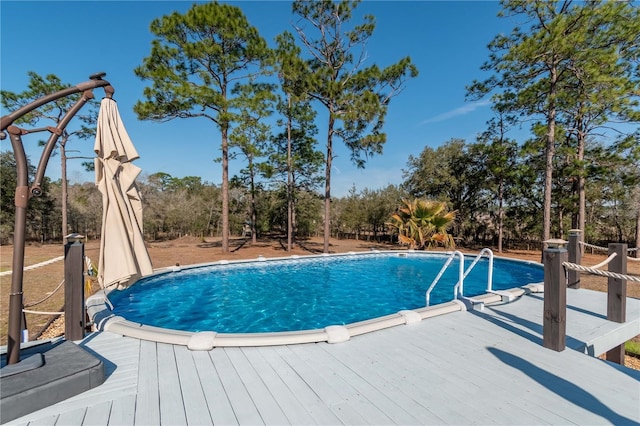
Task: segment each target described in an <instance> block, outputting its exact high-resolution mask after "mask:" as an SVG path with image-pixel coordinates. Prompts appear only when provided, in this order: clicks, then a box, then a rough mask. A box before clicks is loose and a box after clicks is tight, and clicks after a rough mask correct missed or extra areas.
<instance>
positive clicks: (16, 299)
mask: <svg viewBox="0 0 640 426" xmlns="http://www.w3.org/2000/svg"><path fill="white" fill-rule="evenodd" d="M105 75H106V74H105V73H96V74H93V75H91V76H90V77H89V78H90V79H91V80H90V81H87V82H84V83H80V84H78V85H76V86H74V87H69V88H67V89H63V90H60V91H58V92H56V93H52V94H50V95H46V96H43V97H41V98H39V99H36V100H35V101H33V102H31V103H29V104H27V105H25V106H23V107H22V108H19V109H18V110H16V111H14V112H12V113H11V114H8V115H5V116H3V117H1V118H0V139H5V138H6V137H7V135H6V133H5V130H8V133H9V134H10V135H11V144H12V146H13V153H14V157H15V161H16V174H17V176H16V178H17V180H16V182H17V185H16V199H15V205H16V211H15V225H14V250H13V263H12V265H13V271H14V273H13V274H12V276H11V293H10V298H9V327H8V333H7V364H16V363H18V362H19V361H20V340H21V330H20V329H21V322H22V303H23V291H22V287H23V286H22V270H23V268H24V245H25V230H26V217H27V207H28V186H27V185H28V167H27V158H26V155H25V152H24V147H23V144H22V138H21V135H22V133H23V132H22V131H21V130H20V129H19V128H17V127H15V126H12V124H13V123H14V122H15V121H16V120H17V119H19V118H21V117H22V116H24V115H25V114H28V113H29V112H31V111H33V110H34V109H36V108H38V107H40V106H42V105H44V104H46V103H49V102H52V101H55V100H56V99H60V98H63V97H65V96H69V95H72V94H75V93H79V92H85V93H84V95H83V97H82V98H81V99H80V100H79V101H78V102H77V103H76V104H75V105H74V106H73V107H71V109H70V110H69V111H68V112H67V114H66V115H65V116H64V118H63V120H62V121H61V126H59V127H58V129H56V130H55V132H53V134H52V135H51V137H50V138H49V141H48V142H47V145H46V147H45V150H44V152H43V154H42V157H41V159H40V164H39V165H38V169H37V176H36V186H34V187H33V189H32V194H33V195H40V194H41V193H42V192H41V190H40V183H41V181H42V179H43V178H44V173H45V169H46V167H47V163H48V162H49V157H50V155H51V152H52V150H53V148H54V146H55V143H56V141H57V140H58V137H59V136H60V134H59V133H62V130H64V128H65V127H66V125H67V124H68V122H69V121H70V120H71V118H73V116H74V115H75V114H76V113H77V112H78V111H79V110H80V108H82V106H83V105H84V104H85V103H86V102H87V100H89V99H90V97H88V94H90V93H91V90H92V89H94V88H96V87H104V91H105V93H106V95H107V97H109V98H111V96H112V95H113V93H114V90H113V87H112V86H111V84H110V83H109V82H108V81H107V80H102V77H104V76H105ZM91 96H93V95H92V94H91ZM10 127H11V128H10ZM38 176H39V177H38Z"/></svg>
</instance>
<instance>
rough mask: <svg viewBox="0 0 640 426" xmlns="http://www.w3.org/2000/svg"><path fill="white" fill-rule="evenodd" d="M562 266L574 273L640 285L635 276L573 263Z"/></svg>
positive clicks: (639, 279)
mask: <svg viewBox="0 0 640 426" xmlns="http://www.w3.org/2000/svg"><path fill="white" fill-rule="evenodd" d="M613 257H615V256H610V258H611V259H613ZM607 263H608V262H607ZM562 266H564V267H565V269H570V270H572V271H578V272H587V273H590V274H592V275H600V276H602V277H609V278H616V279H619V280H627V281H632V282H637V283H640V277H638V276H635V275H623V274H618V273H617V272H611V271H602V270H600V269H596V268H594V267H589V266H582V265H578V264H576V263H571V262H562ZM596 266H597V265H596Z"/></svg>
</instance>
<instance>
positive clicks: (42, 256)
mask: <svg viewBox="0 0 640 426" xmlns="http://www.w3.org/2000/svg"><path fill="white" fill-rule="evenodd" d="M147 247H148V250H149V255H150V257H151V261H152V263H153V266H154V268H161V267H166V266H173V265H176V264H179V265H191V264H198V263H207V262H215V261H218V260H223V259H226V260H237V259H252V258H256V257H258V256H264V257H281V256H289V255H293V254H298V255H305V254H313V253H321V252H322V248H323V244H322V239H321V238H311V239H309V240H305V241H302V242H300V244H297V245H296V246H295V247H294V249H293V250H292V251H291V252H287V251H286V240H285V239H280V238H271V239H261V240H258V241H257V242H256V243H255V244H253V243H252V242H251V240H246V239H240V238H237V239H233V240H232V241H231V247H230V252H229V253H223V252H222V249H221V242H220V240H219V239H206V240H203V239H198V238H192V237H184V238H180V239H175V240H169V241H158V242H151V243H148V244H147ZM397 248H398V246H395V245H389V244H379V243H375V242H369V241H362V240H337V239H332V240H331V244H330V247H329V251H330V252H333V253H344V252H348V251H368V250H371V249H381V250H385V249H386V250H389V249H397ZM462 251H464V252H465V253H471V252H473V250H466V249H463V250H462ZM98 254H99V241H98V240H94V241H89V242H87V243H86V244H85V255H86V256H88V257H89V258H90V259H92V260H93V261H94V262H95V263H97V260H98ZM62 255H64V247H63V245H62V244H30V245H27V247H26V248H25V263H24V264H25V266H29V265H33V264H37V263H40V262H43V261H46V260H49V259H52V258H54V257H58V256H62ZM500 256H504V257H510V258H516V259H524V260H531V261H535V262H539V261H540V252H539V251H524V250H517V251H508V252H505V253H502V254H500ZM12 257H13V247H12V246H0V272H2V271H8V270H11V265H12ZM605 258H606V255H605V254H603V253H597V252H596V253H594V254H591V253H587V254H585V256H584V257H583V262H582V263H583V264H584V265H594V264H597V263H599V262H601V261H602V260H604V259H605ZM628 272H629V274H633V275H640V262H628ZM63 277H64V265H63V262H62V261H59V262H55V263H53V264H50V265H45V266H42V267H39V268H36V269H32V270H27V271H25V272H24V275H23V290H24V301H25V307H27V309H31V310H36V311H42V312H60V311H62V310H63V307H64V286H62V287H61V288H60V289H58V290H57V291H56V288H57V287H58V286H59V285H60V284H61V282H62V279H63ZM581 283H582V287H583V288H588V289H593V290H598V291H607V278H605V277H598V276H592V275H586V274H583V275H582V277H581ZM92 288H93V291H96V290H97V289H98V288H97V285H96V283H93V286H92ZM0 289H1V293H0V339H1V341H2V344H6V339H7V323H8V316H9V293H10V289H11V275H5V276H0ZM627 291H628V295H629V296H630V297H635V298H640V285H636V283H629V284H628V285H627ZM45 298H46V300H44V301H42V302H41V303H38V304H37V305H35V306H32V307H30V306H29V305H30V304H32V303H34V302H40V301H41V300H42V299H45ZM57 317H58V315H36V314H26V322H27V325H28V328H29V335H30V339H36V338H38V337H41V336H42V337H54V336H57V335H62V334H64V320H63V319H58V320H57V321H55V322H54V320H56V318H57ZM62 318H63V317H62ZM634 340H638V341H640V337H636V339H634ZM626 365H627V366H630V367H632V368H635V369H640V359H638V358H632V357H627V361H626Z"/></svg>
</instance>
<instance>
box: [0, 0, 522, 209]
mask: <svg viewBox="0 0 640 426" xmlns="http://www.w3.org/2000/svg"><path fill="white" fill-rule="evenodd" d="M228 3H231V4H234V5H236V6H239V7H240V8H241V9H242V10H243V12H244V13H245V15H246V16H247V18H248V19H249V22H250V23H251V24H252V25H254V26H256V27H257V28H258V30H259V31H260V33H261V35H262V36H263V37H264V38H265V39H266V40H267V41H268V42H269V43H272V41H273V39H274V37H275V36H276V35H277V34H279V33H281V32H283V31H284V30H289V31H291V32H293V28H292V22H293V19H294V17H293V15H292V14H291V2H289V1H239V2H228ZM192 4H193V2H190V1H177V2H176V1H143V2H140V1H119V2H117V1H66V2H62V1H42V2H36V1H8V0H2V1H0V28H1V30H0V31H1V33H0V37H1V38H0V40H1V49H0V87H1V88H2V89H3V90H9V91H12V92H22V91H23V90H25V89H26V87H27V82H28V78H27V72H28V71H35V72H37V73H38V74H40V75H47V74H55V75H57V76H58V77H59V78H60V79H61V80H62V81H63V82H65V83H68V84H77V83H80V82H83V81H86V80H88V76H89V75H90V74H92V73H94V72H98V71H104V72H106V73H107V76H106V79H107V80H109V81H110V82H111V83H112V85H113V87H114V88H115V95H114V99H116V100H117V101H118V106H119V110H120V113H121V115H122V118H123V121H124V123H125V126H126V127H127V130H128V131H129V134H130V136H131V138H132V140H133V142H134V144H135V145H136V148H137V150H138V152H139V154H140V159H139V160H137V161H136V164H137V165H138V166H139V167H141V168H142V170H143V174H152V173H156V172H165V173H169V174H170V175H172V176H174V177H179V178H182V177H185V176H200V177H201V178H202V179H203V181H206V182H210V183H215V184H220V182H221V166H220V164H218V163H216V162H214V161H213V160H214V158H216V157H219V155H220V150H219V146H220V137H219V132H218V131H217V129H216V127H215V126H214V125H213V124H212V123H211V122H208V121H204V120H197V119H182V120H172V121H169V122H165V123H156V122H149V121H139V120H138V119H137V117H136V115H135V114H134V112H133V105H134V104H135V103H136V102H137V101H138V100H142V99H143V98H142V96H143V95H142V92H143V89H144V87H145V86H146V85H148V83H147V82H144V81H141V80H140V79H138V77H136V76H135V75H134V73H133V69H134V68H135V67H137V66H139V65H140V64H141V63H142V61H143V59H144V58H145V57H147V56H149V53H150V47H151V40H152V35H151V33H150V32H149V24H150V23H151V21H152V20H153V19H155V18H159V17H162V16H164V15H167V14H170V13H172V12H174V11H177V12H180V13H184V12H186V11H187V10H188V9H189V8H190V7H191V5H192ZM499 10H500V5H499V4H498V2H493V1H441V2H436V1H371V0H368V1H363V2H362V3H361V4H360V6H359V7H358V9H357V11H358V13H368V14H373V15H374V16H375V18H376V30H375V32H374V34H373V37H372V38H371V39H370V41H369V44H368V46H367V58H368V59H367V61H368V62H367V64H373V63H376V64H378V65H379V66H381V67H383V66H387V65H390V64H392V63H394V62H396V61H397V60H399V59H400V58H402V57H404V56H407V55H408V56H411V58H412V60H413V62H414V63H415V64H416V65H417V67H418V69H419V71H420V75H419V76H418V77H417V78H414V79H411V80H409V82H408V83H407V86H406V88H405V90H404V91H403V92H402V93H401V94H400V95H398V96H397V97H396V98H394V99H393V100H392V101H391V104H390V108H389V113H388V115H387V119H386V125H385V131H386V133H387V143H386V145H385V147H384V153H383V154H382V155H379V156H376V157H373V158H371V159H370V160H369V161H368V163H367V166H366V168H365V169H364V170H361V169H357V168H356V167H355V166H354V165H353V164H352V163H351V162H350V159H349V153H348V152H347V151H346V150H345V149H344V148H343V147H342V145H341V142H340V141H335V142H334V144H335V148H336V153H337V155H338V157H337V158H336V159H335V160H334V168H333V172H332V195H334V196H343V195H346V194H347V192H348V190H349V188H351V187H352V186H353V185H355V186H356V188H357V189H358V190H359V191H360V190H362V189H365V188H369V189H380V188H383V187H385V186H386V185H388V184H400V183H401V182H402V169H403V168H406V165H407V160H408V158H409V155H410V154H413V155H418V154H419V153H420V152H421V151H422V150H423V149H424V147H425V146H430V147H434V148H435V147H437V146H439V145H441V144H442V143H444V142H446V141H448V140H450V139H451V138H462V139H465V140H467V141H468V142H472V141H474V140H475V136H476V134H478V133H479V132H481V131H483V130H484V129H485V128H486V121H487V120H488V119H490V118H491V116H492V113H491V109H490V104H489V102H488V100H483V101H479V102H466V101H465V99H464V97H465V86H467V85H469V84H471V82H472V81H473V80H474V79H481V78H484V77H485V76H486V75H484V74H483V73H482V72H481V71H480V66H481V65H482V63H483V62H484V61H485V60H486V58H487V57H488V49H487V44H488V43H489V42H490V41H491V40H492V39H493V38H494V37H495V35H497V34H499V33H509V32H510V31H511V29H512V28H513V27H514V26H516V25H517V24H518V22H516V21H515V20H514V18H498V17H497V13H498V12H499ZM94 94H95V96H96V98H97V99H100V98H101V97H102V96H103V95H104V92H103V91H102V89H96V90H95V92H94ZM318 108H320V107H318ZM1 114H2V115H5V114H7V111H4V110H3V111H2V112H1ZM321 116H322V115H321ZM71 126H73V122H72V123H71V124H70V127H71ZM318 127H319V130H320V132H319V134H318V137H317V138H318V141H319V147H320V149H321V150H322V151H323V152H324V151H325V147H324V141H325V140H326V126H325V124H324V121H319V122H318ZM47 137H48V134H38V135H35V136H32V135H27V136H25V137H24V139H23V140H24V144H25V150H26V151H27V154H28V155H29V157H30V160H31V162H32V163H33V164H37V163H38V159H39V157H40V154H41V148H38V147H37V141H38V140H39V139H46V138H47ZM514 137H515V136H514ZM521 142H522V141H521ZM0 148H1V149H2V150H10V149H11V146H10V143H9V142H8V140H4V141H2V143H1V145H0ZM92 148H93V141H81V140H77V141H72V142H70V143H69V145H68V149H76V150H80V151H81V154H80V155H85V156H93V152H92ZM239 161H240V160H236V161H235V162H232V164H231V166H230V173H231V174H234V173H237V172H238V170H239V168H240V167H241V166H242V164H240V163H239ZM68 170H69V172H68V176H69V178H70V179H71V180H72V182H78V181H92V180H93V175H92V174H91V173H87V172H84V171H83V169H82V166H81V164H80V161H78V160H70V161H69V163H68ZM47 176H49V177H50V178H51V179H53V180H56V179H59V177H60V161H59V157H54V158H52V159H51V161H50V162H49V167H48V168H47Z"/></svg>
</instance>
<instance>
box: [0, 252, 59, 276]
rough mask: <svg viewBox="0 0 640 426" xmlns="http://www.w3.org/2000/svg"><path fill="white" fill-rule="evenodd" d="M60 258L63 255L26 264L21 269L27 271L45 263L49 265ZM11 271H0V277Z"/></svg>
mask: <svg viewBox="0 0 640 426" xmlns="http://www.w3.org/2000/svg"><path fill="white" fill-rule="evenodd" d="M62 259H64V256H58V257H54V258H53V259H49V260H45V261H44V262H40V263H36V264H35V265H30V266H27V267H25V268H24V269H23V271H28V270H30V269H35V268H39V267H41V266H45V265H51V264H52V263H55V262H58V261H60V260H62ZM12 273H13V271H4V272H0V277H3V276H5V275H11V274H12Z"/></svg>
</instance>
